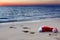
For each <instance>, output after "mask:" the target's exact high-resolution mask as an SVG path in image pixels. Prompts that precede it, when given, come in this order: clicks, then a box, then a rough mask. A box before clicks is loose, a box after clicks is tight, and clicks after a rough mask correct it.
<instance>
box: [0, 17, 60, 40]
mask: <svg viewBox="0 0 60 40" xmlns="http://www.w3.org/2000/svg"><path fill="white" fill-rule="evenodd" d="M44 25H47V26H50V27H57V28H58V31H59V32H58V33H53V32H42V33H41V32H38V29H39V27H41V26H44ZM0 40H60V18H55V19H44V20H37V21H25V22H9V23H0Z"/></svg>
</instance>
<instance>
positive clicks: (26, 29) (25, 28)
mask: <svg viewBox="0 0 60 40" xmlns="http://www.w3.org/2000/svg"><path fill="white" fill-rule="evenodd" d="M23 29H24V31H23V32H24V33H28V32H30V30H29V29H30V28H28V27H23ZM30 34H35V32H30Z"/></svg>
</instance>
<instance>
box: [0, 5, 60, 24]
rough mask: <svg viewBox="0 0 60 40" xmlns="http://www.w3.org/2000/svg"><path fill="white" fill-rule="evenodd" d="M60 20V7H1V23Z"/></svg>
mask: <svg viewBox="0 0 60 40" xmlns="http://www.w3.org/2000/svg"><path fill="white" fill-rule="evenodd" d="M50 18H60V5H34V6H31V5H30V6H0V23H4V22H15V21H31V20H40V19H50Z"/></svg>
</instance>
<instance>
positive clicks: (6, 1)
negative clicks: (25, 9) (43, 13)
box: [0, 0, 60, 6]
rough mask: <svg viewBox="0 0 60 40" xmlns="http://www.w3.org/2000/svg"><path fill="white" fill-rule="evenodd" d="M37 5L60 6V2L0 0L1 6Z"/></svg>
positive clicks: (55, 0)
mask: <svg viewBox="0 0 60 40" xmlns="http://www.w3.org/2000/svg"><path fill="white" fill-rule="evenodd" d="M35 4H60V0H0V6H3V5H35Z"/></svg>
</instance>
